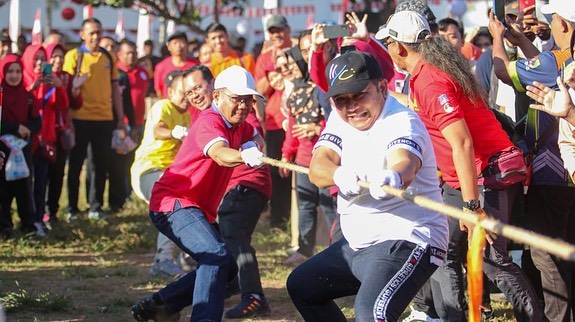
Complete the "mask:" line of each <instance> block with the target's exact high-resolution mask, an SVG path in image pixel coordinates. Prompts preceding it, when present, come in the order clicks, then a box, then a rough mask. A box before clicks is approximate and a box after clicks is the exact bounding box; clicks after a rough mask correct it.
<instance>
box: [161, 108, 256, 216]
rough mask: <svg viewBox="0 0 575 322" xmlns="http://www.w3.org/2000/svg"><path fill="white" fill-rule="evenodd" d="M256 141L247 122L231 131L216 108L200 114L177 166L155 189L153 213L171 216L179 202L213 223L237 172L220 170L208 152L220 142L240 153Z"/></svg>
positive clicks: (177, 159)
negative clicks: (242, 146)
mask: <svg viewBox="0 0 575 322" xmlns="http://www.w3.org/2000/svg"><path fill="white" fill-rule="evenodd" d="M253 137H254V128H253V126H251V125H250V124H249V123H247V122H243V123H241V124H239V125H237V126H233V127H230V126H229V125H228V123H227V122H226V121H225V120H224V118H223V116H222V115H221V114H220V113H219V112H218V111H217V110H215V109H213V108H212V109H208V110H206V111H203V112H202V113H200V116H199V118H198V120H197V121H196V122H194V123H193V124H192V126H191V127H190V131H189V134H188V136H187V137H186V138H185V139H184V141H183V142H182V146H181V147H180V150H179V151H178V154H177V155H176V158H175V160H174V163H172V165H171V166H169V167H168V169H167V170H166V172H165V173H164V175H163V176H162V177H161V178H160V180H158V182H156V184H155V185H154V188H153V189H152V197H151V200H150V210H151V211H155V212H172V211H173V209H174V204H175V202H176V200H177V201H179V203H180V205H181V207H182V208H187V207H197V208H199V209H200V210H202V212H203V213H204V215H205V216H206V219H207V220H208V221H209V222H210V223H211V222H214V220H215V219H216V215H217V210H218V205H219V204H220V201H221V200H222V197H223V196H224V193H225V192H226V187H227V185H228V182H229V180H230V177H231V175H232V172H233V170H234V168H229V167H222V166H219V165H218V164H217V163H216V162H215V161H214V160H212V159H211V158H210V157H208V156H207V155H206V152H207V150H208V149H209V148H210V147H211V146H212V145H213V144H214V143H216V142H219V141H226V142H227V143H228V145H229V146H230V148H232V149H239V148H240V146H241V145H242V144H243V143H245V142H247V141H250V140H251V139H252V138H253Z"/></svg>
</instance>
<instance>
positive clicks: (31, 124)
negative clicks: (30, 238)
mask: <svg viewBox="0 0 575 322" xmlns="http://www.w3.org/2000/svg"><path fill="white" fill-rule="evenodd" d="M0 80H1V82H2V83H1V84H2V85H1V86H2V91H3V92H2V94H3V95H2V121H1V132H0V135H5V134H11V135H13V136H15V137H17V138H19V139H23V140H26V141H28V143H29V142H30V139H31V136H32V135H34V134H36V133H38V132H39V131H40V127H41V126H42V123H41V120H40V116H39V110H38V104H37V101H36V100H35V98H34V96H33V95H31V94H30V93H29V92H28V91H27V90H26V88H25V87H24V84H23V81H22V62H21V61H20V58H19V57H18V56H17V55H14V54H10V55H7V56H6V57H4V58H2V60H0ZM0 150H2V152H4V153H5V154H6V157H7V159H8V158H9V157H10V149H8V148H7V147H6V145H4V144H3V143H0ZM22 150H23V154H24V157H25V159H26V164H27V165H28V168H29V169H30V170H31V169H32V152H31V147H30V144H28V145H26V146H25V147H24V148H23V149H22ZM30 172H32V171H30ZM14 198H16V204H17V206H18V215H19V216H20V221H21V226H20V230H21V231H22V233H23V234H24V235H25V236H26V235H28V234H35V233H36V228H35V227H34V201H33V199H32V175H30V176H28V177H27V178H23V179H19V180H14V181H6V172H5V170H4V169H2V170H1V171H0V238H2V239H7V238H11V237H12V234H13V224H12V216H11V205H12V200H13V199H14Z"/></svg>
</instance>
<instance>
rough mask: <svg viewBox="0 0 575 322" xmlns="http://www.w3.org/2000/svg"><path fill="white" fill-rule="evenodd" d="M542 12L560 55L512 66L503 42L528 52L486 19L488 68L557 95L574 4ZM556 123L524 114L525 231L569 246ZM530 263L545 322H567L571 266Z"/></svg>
mask: <svg viewBox="0 0 575 322" xmlns="http://www.w3.org/2000/svg"><path fill="white" fill-rule="evenodd" d="M541 12H542V13H544V14H547V15H551V21H550V27H551V33H552V35H553V39H554V40H555V43H556V44H557V47H558V48H560V49H559V50H553V51H550V52H542V53H539V54H538V55H536V56H535V55H534V56H528V57H532V58H530V59H520V60H516V61H511V62H510V59H509V58H508V56H507V54H506V53H505V49H504V47H503V39H504V37H506V39H509V40H513V42H514V43H516V44H518V45H519V46H520V48H521V49H522V50H523V51H524V52H525V53H526V55H527V52H528V51H529V50H530V49H532V48H533V47H532V46H533V45H532V44H531V42H529V41H526V40H525V37H524V36H523V37H522V38H517V39H510V36H511V35H512V34H510V32H509V31H506V30H505V29H506V28H505V27H504V26H503V25H502V24H501V23H499V22H498V21H497V20H496V19H495V18H494V17H493V14H491V15H490V22H489V31H490V32H491V35H492V36H493V64H494V69H495V73H496V75H497V77H498V78H500V79H501V80H502V81H503V82H505V83H507V84H510V85H513V86H514V88H515V89H517V90H518V91H521V92H524V91H525V88H526V86H527V85H533V82H534V81H537V82H538V83H541V84H544V85H546V86H548V87H551V88H553V89H557V76H559V75H560V74H561V72H562V71H563V70H564V66H565V63H566V62H568V61H570V60H571V59H572V45H573V37H575V36H574V33H575V3H574V2H572V1H568V0H559V1H557V0H554V1H551V2H550V3H549V4H548V5H543V6H542V7H541ZM558 136H559V123H558V121H557V119H556V118H555V117H553V116H551V115H549V114H547V113H544V112H542V111H537V110H529V111H528V113H527V124H526V131H525V140H526V143H527V145H528V147H529V148H530V150H531V151H534V152H533V153H534V155H533V157H534V158H533V161H532V169H533V171H532V174H531V177H530V183H529V189H528V191H527V199H526V202H527V203H528V205H529V206H528V207H527V212H526V223H527V225H528V226H527V227H528V228H529V229H532V230H534V231H536V232H538V233H541V234H545V235H547V236H551V237H555V238H560V239H563V240H566V241H569V242H573V238H572V236H573V234H572V233H571V232H570V231H569V230H567V228H568V227H569V225H570V223H571V222H572V221H573V218H575V207H574V204H573V201H574V200H575V188H573V185H572V183H571V181H570V178H569V177H570V175H569V173H568V172H567V171H566V170H565V169H564V167H565V164H564V160H563V159H562V158H561V151H560V148H559V145H558V143H557V142H558ZM531 258H532V259H533V263H534V264H535V267H537V269H539V271H540V272H541V284H542V287H543V298H544V301H545V316H546V318H547V319H549V321H572V320H573V318H574V313H573V312H574V311H573V310H574V309H575V308H574V304H573V289H574V288H573V264H572V263H568V262H565V261H563V260H561V259H559V258H556V257H555V256H552V255H551V254H549V253H547V252H545V251H542V250H538V249H536V248H533V249H531Z"/></svg>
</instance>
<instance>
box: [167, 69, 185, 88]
mask: <svg viewBox="0 0 575 322" xmlns="http://www.w3.org/2000/svg"><path fill="white" fill-rule="evenodd" d="M183 75H184V72H183V71H181V70H173V71H171V72H169V73H168V75H166V77H165V78H164V83H165V84H166V87H172V82H173V81H174V78H176V77H178V76H183Z"/></svg>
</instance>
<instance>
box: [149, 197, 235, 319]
mask: <svg viewBox="0 0 575 322" xmlns="http://www.w3.org/2000/svg"><path fill="white" fill-rule="evenodd" d="M150 219H151V220H152V222H153V223H154V225H155V226H156V228H158V230H159V231H160V232H161V233H162V234H164V235H166V236H167V237H168V238H169V239H171V240H172V241H173V242H174V243H175V244H176V245H178V247H180V249H182V250H183V251H184V252H186V253H187V254H189V255H190V256H191V257H192V258H194V260H196V262H197V263H198V264H197V268H196V270H193V271H191V272H189V273H188V274H186V275H184V276H183V277H181V278H180V279H178V280H176V281H174V282H172V283H170V284H168V285H166V286H165V287H164V288H163V289H161V290H160V291H159V292H158V293H159V295H160V297H161V298H162V301H163V302H164V304H165V305H166V308H167V309H168V310H169V311H170V312H172V313H175V312H179V311H180V310H182V309H183V308H184V307H186V306H188V305H190V304H192V316H191V318H190V321H221V320H222V315H223V312H224V298H225V289H226V283H227V282H228V281H229V280H231V279H233V278H234V277H235V276H236V274H237V266H236V262H235V260H234V259H233V257H232V256H231V254H230V252H229V250H228V248H227V247H226V245H225V244H224V241H223V240H222V237H221V236H220V233H219V232H218V230H217V228H216V227H215V226H213V225H212V224H210V223H209V222H208V220H207V219H206V217H205V216H204V214H203V212H202V211H201V210H200V209H198V208H194V207H187V208H181V207H180V204H179V202H177V201H176V204H175V205H174V209H173V211H172V212H169V213H159V212H153V211H150Z"/></svg>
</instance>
